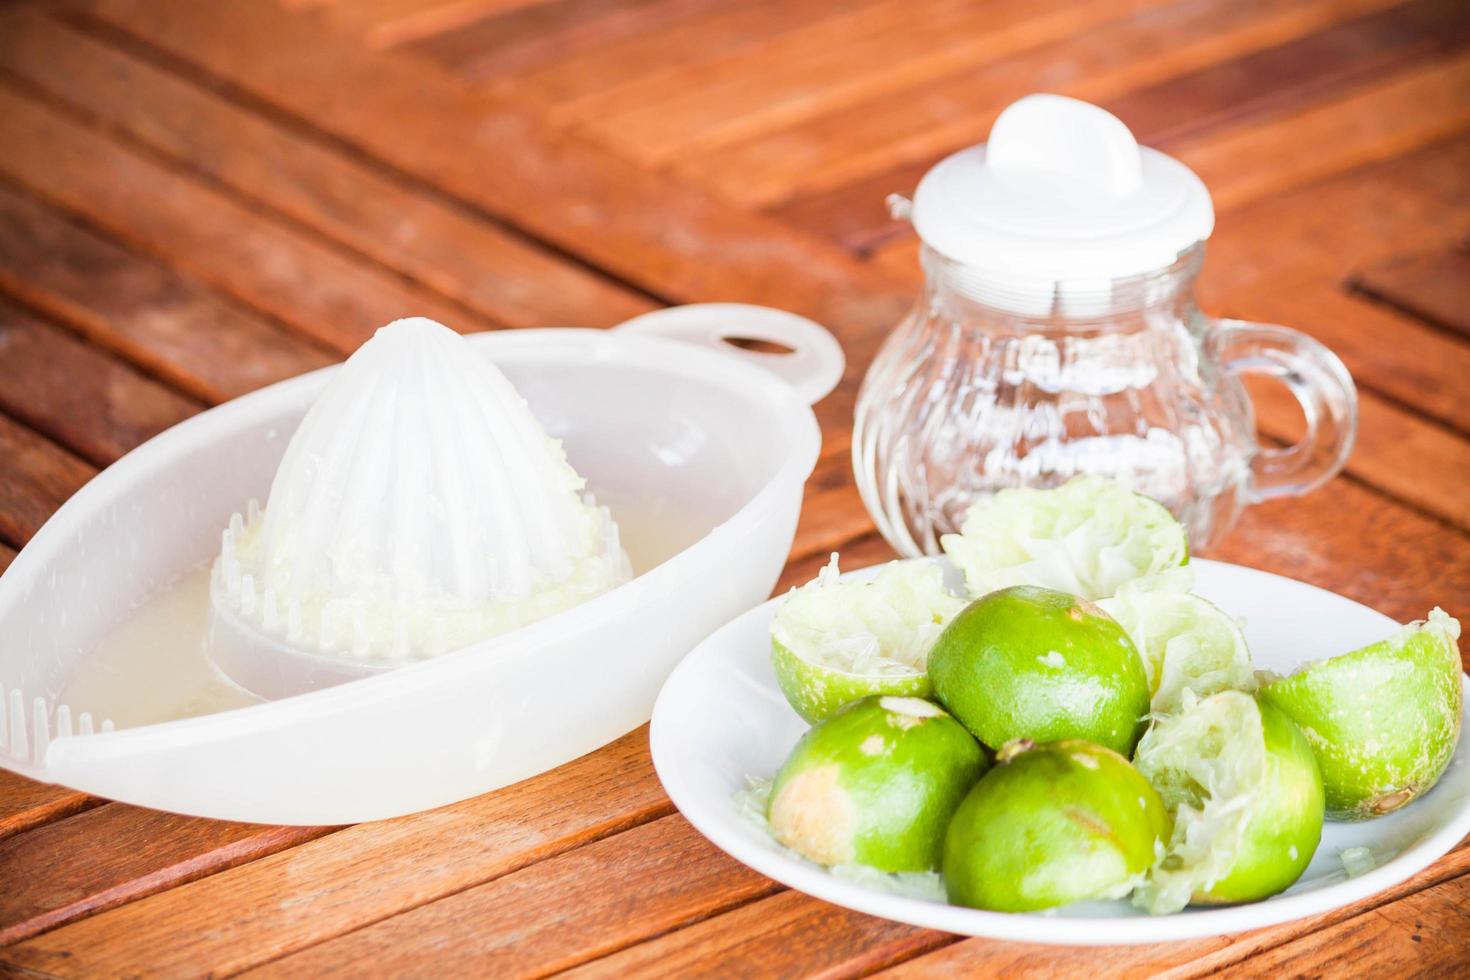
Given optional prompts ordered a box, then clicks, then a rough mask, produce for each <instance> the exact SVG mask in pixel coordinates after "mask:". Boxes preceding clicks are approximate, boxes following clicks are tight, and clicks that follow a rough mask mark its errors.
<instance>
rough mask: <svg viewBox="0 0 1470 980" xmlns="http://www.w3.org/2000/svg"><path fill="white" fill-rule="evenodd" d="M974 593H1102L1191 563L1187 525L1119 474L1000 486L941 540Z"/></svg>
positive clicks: (1093, 596)
mask: <svg viewBox="0 0 1470 980" xmlns="http://www.w3.org/2000/svg"><path fill="white" fill-rule="evenodd" d="M940 544H941V545H942V546H943V547H944V550H945V553H946V554H948V555H949V557H950V558H952V559H954V563H955V564H956V565H958V566H959V567H960V568H961V569H962V570H963V571H964V573H965V582H966V584H967V585H968V586H969V588H970V592H971V594H973V595H977V596H978V595H984V594H985V593H987V592H993V591H994V590H996V589H1003V588H1006V587H1007V586H1011V585H1040V586H1044V587H1046V588H1049V589H1060V590H1061V591H1063V592H1070V593H1072V594H1073V595H1080V596H1082V597H1083V598H1084V599H1101V598H1103V597H1104V596H1110V595H1112V594H1114V593H1115V592H1117V591H1118V589H1119V588H1121V587H1122V586H1123V584H1124V583H1125V582H1130V581H1132V580H1133V579H1136V578H1143V577H1144V576H1147V575H1153V574H1156V573H1158V572H1161V571H1163V570H1164V569H1167V568H1173V567H1175V566H1177V565H1183V564H1184V563H1185V562H1187V561H1189V544H1188V541H1187V539H1186V536H1185V533H1184V528H1183V526H1181V525H1180V523H1179V522H1178V521H1176V520H1175V519H1174V517H1173V515H1172V514H1170V513H1169V511H1168V509H1167V508H1166V507H1164V505H1163V504H1161V503H1159V502H1158V501H1155V500H1151V499H1150V498H1148V497H1145V496H1143V495H1142V494H1138V493H1134V492H1133V491H1131V490H1129V489H1128V488H1127V487H1125V486H1124V485H1123V484H1122V483H1119V482H1118V481H1117V480H1110V479H1107V478H1105V477H1097V476H1079V477H1075V478H1073V479H1072V480H1070V481H1069V482H1067V483H1065V484H1063V485H1062V486H1060V487H1057V488H1055V489H1052V490H1035V489H1031V488H1027V487H1022V488H1015V489H1009V490H1001V491H999V492H998V493H996V494H995V495H994V496H992V497H988V498H986V499H984V500H980V501H977V502H976V503H975V504H973V505H972V506H971V507H970V509H969V511H968V512H967V513H966V515H965V521H964V524H963V525H962V526H961V528H960V533H959V534H946V535H944V537H943V538H941V539H940Z"/></svg>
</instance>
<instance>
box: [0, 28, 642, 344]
mask: <svg viewBox="0 0 1470 980" xmlns="http://www.w3.org/2000/svg"><path fill="white" fill-rule="evenodd" d="M0 63H4V64H5V65H6V67H7V69H8V70H9V71H11V72H12V73H14V74H16V75H18V76H21V77H23V78H24V79H25V80H26V81H27V82H28V83H30V84H32V85H34V86H36V87H37V88H39V89H41V90H44V91H45V92H46V93H47V95H48V96H50V97H52V98H54V99H57V100H58V101H63V102H66V103H67V104H69V105H72V106H74V107H76V108H78V109H79V110H82V111H84V112H86V113H87V114H88V115H89V116H91V117H93V118H95V119H98V120H100V121H102V122H105V123H107V124H108V125H111V126H116V127H117V128H118V129H119V130H121V131H124V132H126V133H127V134H128V135H129V136H131V137H132V138H133V139H136V140H137V141H139V142H140V143H142V144H144V145H146V146H147V147H149V148H150V149H152V150H155V151H157V152H158V153H160V154H163V155H164V156H167V157H168V158H170V159H171V160H173V161H175V162H176V163H178V164H179V165H181V166H186V167H188V168H189V169H190V170H191V171H192V172H195V173H200V174H203V175H205V176H207V177H208V178H210V179H211V180H212V181H214V182H216V183H218V184H220V185H223V186H225V187H228V188H230V189H231V190H233V191H235V192H237V193H239V194H240V195H242V196H244V197H247V198H249V199H250V200H253V201H259V202H263V203H265V204H267V205H269V206H270V207H271V208H273V209H275V210H276V211H278V212H280V213H281V214H283V215H286V216H288V217H289V218H290V219H291V220H293V221H296V222H300V223H301V224H303V225H305V226H307V227H309V228H311V229H312V230H314V231H316V232H319V233H321V234H322V235H324V236H326V237H328V238H330V239H332V240H333V241H335V242H337V243H339V244H341V245H342V246H344V247H345V248H348V249H351V250H352V251H354V252H357V253H359V254H362V255H365V256H367V257H369V258H371V259H373V260H374V261H377V262H380V263H382V264H384V265H386V266H389V267H391V268H393V269H397V270H400V271H402V272H404V273H405V274H407V275H409V276H411V277H412V278H413V279H415V280H416V281H418V282H421V283H424V284H425V285H427V286H429V287H431V288H433V289H434V290H437V291H438V292H440V293H443V294H444V295H445V296H447V297H449V298H451V299H453V300H455V301H456V302H460V303H463V304H465V305H466V306H468V307H470V308H471V309H474V310H477V311H478V312H480V313H481V314H483V315H484V316H486V317H487V318H490V319H492V320H494V321H495V322H497V323H503V324H506V325H508V326H555V325H574V326H595V327H600V326H608V325H610V324H613V323H618V322H620V321H622V320H625V319H627V318H629V317H632V316H636V315H637V314H639V313H643V312H646V311H647V310H650V309H652V308H654V307H655V306H656V305H657V304H656V303H654V302H653V301H651V300H650V299H648V298H647V297H645V296H642V295H639V294H638V293H636V292H634V291H632V290H629V289H626V288H624V287H622V286H620V285H619V284H617V283H614V282H612V281H611V280H609V279H607V278H606V277H603V276H600V275H597V274H596V273H594V272H591V271H590V270H587V269H584V268H582V267H580V266H579V265H577V264H575V263H574V262H571V261H568V260H567V259H565V258H562V257H559V256H555V255H552V254H551V253H549V252H548V251H547V250H545V249H544V248H542V247H540V246H539V245H537V244H535V243H532V242H529V241H527V240H526V239H524V238H523V237H521V236H519V235H516V234H514V233H512V232H509V231H507V230H505V229H504V228H502V227H500V226H498V225H496V224H495V223H493V222H491V221H488V220H486V219H485V218H483V217H481V216H478V215H474V214H472V213H469V212H468V211H466V210H465V209H464V208H460V207H456V206H453V205H451V204H448V203H446V202H444V201H442V200H441V199H440V198H439V197H438V195H437V194H435V193H433V192H432V191H429V190H427V189H422V188H417V187H414V186H412V185H411V184H410V183H408V182H405V181H404V180H403V179H402V178H401V177H398V176H395V175H393V174H389V173H385V172H383V171H382V170H381V169H380V168H377V167H374V166H372V165H371V164H369V163H367V162H365V161H363V160H361V159H360V158H359V157H356V156H353V155H351V154H348V153H345V152H343V151H342V150H341V149H340V148H338V147H335V146H331V145H329V144H327V143H324V142H322V141H320V140H317V139H314V138H312V137H311V136H310V135H308V134H306V133H303V132H302V131H301V130H299V129H298V128H294V127H289V126H284V125H281V124H279V123H277V122H276V121H274V120H271V119H268V118H266V117H264V116H262V115H260V114H258V113H256V112H253V111H250V110H249V109H246V108H242V107H240V106H238V105H236V104H234V103H232V102H230V101H228V100H226V99H225V98H223V97H222V96H220V95H219V94H218V93H215V92H213V91H210V90H208V89H206V88H202V87H199V86H196V85H193V84H190V83H189V82H187V81H185V80H184V79H181V78H180V77H178V76H177V75H175V74H173V73H171V72H168V71H165V70H163V69H161V68H157V67H154V66H152V65H150V64H148V63H147V62H145V61H143V60H141V59H139V58H138V57H136V56H135V55H133V54H132V53H129V52H126V51H123V50H119V49H118V48H117V47H114V46H113V45H110V44H106V43H103V42H102V41H99V40H98V39H96V38H94V37H91V36H89V35H87V34H85V33H83V32H82V31H80V30H78V29H77V28H75V27H73V26H70V25H67V24H63V23H61V22H59V21H57V20H55V19H53V18H49V17H43V16H40V15H39V14H37V13H35V12H22V13H20V14H18V15H15V16H12V17H9V18H8V19H6V20H5V21H4V22H3V23H0Z"/></svg>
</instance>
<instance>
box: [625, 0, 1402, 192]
mask: <svg viewBox="0 0 1470 980" xmlns="http://www.w3.org/2000/svg"><path fill="white" fill-rule="evenodd" d="M1388 2H1389V0H1308V2H1300V0H1240V2H1236V3H1220V2H1219V0H1186V2H1183V3H1177V4H1171V5H1169V6H1162V7H1159V6H1145V7H1142V8H1141V9H1135V10H1131V11H1124V10H1121V9H1120V10H1118V11H1117V13H1120V14H1121V13H1125V12H1126V13H1128V16H1126V17H1115V18H1114V19H1111V20H1108V21H1107V22H1099V23H1097V24H1095V25H1094V26H1093V28H1092V29H1091V30H1087V31H1085V32H1084V31H1071V32H1066V31H1064V32H1062V33H1059V34H1057V35H1055V36H1053V37H1051V38H1048V39H1047V40H1049V41H1050V42H1051V43H1049V44H1043V45H1036V46H1033V47H1028V48H1021V49H1018V50H1006V49H1004V48H1002V49H1001V50H1000V51H992V52H988V53H986V54H982V55H980V56H978V57H975V58H972V59H970V60H969V61H968V62H962V63H960V64H957V65H953V66H950V71H949V73H948V74H947V75H946V76H945V77H943V78H935V79H921V80H919V81H920V82H921V84H910V85H904V86H897V87H895V86H889V87H886V88H883V89H879V90H876V91H874V92H872V93H870V97H868V98H866V99H863V100H860V101H856V102H854V103H853V104H851V105H848V106H844V107H842V108H841V109H840V110H838V111H827V112H825V113H823V114H822V115H820V116H817V117H814V118H810V119H802V120H800V121H799V122H798V123H796V124H793V125H787V126H780V127H776V126H771V127H768V131H766V132H763V133H760V134H756V135H754V136H751V137H747V138H745V139H743V140H741V141H739V142H732V143H730V144H729V145H728V146H722V147H717V148H710V147H705V146H694V147H692V149H693V150H694V151H695V152H689V153H683V152H682V151H681V152H680V154H679V155H678V158H677V160H676V161H675V165H676V166H675V169H676V172H677V173H679V174H680V175H681V176H684V177H686V178H687V179H690V180H693V181H695V182H697V183H700V184H701V185H703V186H708V187H710V188H712V189H713V190H715V191H716V192H717V193H719V194H720V195H721V196H722V197H724V198H725V199H727V200H731V201H736V202H739V203H742V204H744V205H746V206H752V207H754V206H760V207H771V206H774V205H778V204H781V203H784V202H788V201H791V200H793V199H794V198H797V197H800V196H805V195H808V194H812V193H815V192H820V191H823V190H830V189H833V188H836V187H839V186H842V185H846V184H851V183H853V182H854V181H860V180H862V179H863V178H865V177H876V176H880V175H883V174H886V173H888V172H890V171H893V170H894V169H895V168H899V167H906V166H910V165H917V166H915V167H914V169H913V170H911V171H909V172H906V173H905V174H904V175H903V176H904V177H905V180H904V181H901V182H899V184H898V186H888V187H887V189H888V190H894V191H904V190H905V189H906V188H905V186H904V184H907V185H908V187H912V185H913V183H914V182H915V181H916V180H917V176H918V174H920V173H922V172H923V170H924V169H927V165H928V164H930V163H932V162H933V161H934V160H936V159H937V158H938V157H940V156H942V155H944V154H947V153H949V152H952V151H954V150H956V149H958V148H960V147H962V146H967V145H970V144H972V143H976V142H979V141H981V140H983V139H984V138H985V135H986V133H988V132H989V130H990V125H991V123H992V122H994V120H995V117H996V116H997V115H998V114H999V113H1000V111H1001V110H1002V109H1003V108H1005V106H1006V105H1008V104H1010V103H1011V102H1012V101H1014V100H1015V99H1017V98H1020V97H1021V96H1023V95H1027V94H1030V93H1032V92H1035V91H1037V90H1038V89H1042V90H1046V91H1051V92H1056V93H1059V94H1062V95H1072V96H1075V97H1077V98H1082V99H1087V100H1089V101H1093V102H1103V103H1106V102H1107V100H1109V99H1111V98H1113V97H1116V96H1118V95H1120V94H1122V93H1125V92H1128V91H1131V90H1133V89H1137V88H1140V87H1142V86H1146V85H1151V84H1156V83H1159V82H1161V81H1163V80H1165V79H1169V78H1173V77H1178V76H1184V75H1188V74H1189V73H1191V72H1195V71H1199V70H1201V69H1202V68H1208V67H1212V66H1215V65H1219V64H1222V63H1226V62H1229V61H1231V60H1232V59H1234V58H1237V57H1239V56H1241V55H1243V54H1246V53H1249V52H1252V51H1256V50H1260V49H1263V48H1268V47H1271V46H1273V45H1280V44H1286V43H1290V42H1291V41H1293V40H1296V39H1298V38H1301V37H1303V36H1307V35H1310V34H1311V33H1313V32H1316V31H1319V30H1322V29H1324V28H1326V27H1328V26H1330V25H1332V24H1334V23H1336V22H1339V21H1342V20H1345V19H1349V18H1352V17H1355V16H1358V15H1361V14H1362V13H1364V12H1366V11H1372V10H1374V9H1377V8H1381V7H1384V6H1387V5H1388ZM610 121H611V120H610V119H608V120H606V122H610ZM605 124H606V123H604V125H605ZM882 183H883V185H884V186H887V184H888V183H889V182H888V181H887V180H884V181H882Z"/></svg>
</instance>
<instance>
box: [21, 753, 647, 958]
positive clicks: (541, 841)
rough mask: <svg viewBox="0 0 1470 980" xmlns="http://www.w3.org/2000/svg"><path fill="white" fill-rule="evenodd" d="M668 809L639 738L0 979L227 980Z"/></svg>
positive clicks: (96, 932) (159, 908)
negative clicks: (193, 979) (204, 977)
mask: <svg viewBox="0 0 1470 980" xmlns="http://www.w3.org/2000/svg"><path fill="white" fill-rule="evenodd" d="M671 810H672V806H671V804H670V803H669V802H668V800H667V799H666V798H665V797H664V795H663V791H662V789H661V788H660V787H659V784H658V779H657V778H656V777H655V776H654V773H653V767H652V765H651V764H650V762H649V758H648V733H647V728H646V727H645V728H641V729H639V730H637V731H635V732H633V733H631V734H629V735H627V736H624V737H623V738H621V739H619V740H618V741H616V742H614V743H612V744H611V745H609V746H607V747H605V748H602V749H599V750H598V751H596V752H594V753H592V754H590V755H587V756H583V757H582V758H581V759H578V760H576V761H574V762H570V763H568V764H566V765H564V766H562V767H560V768H558V769H554V770H552V771H551V772H549V773H546V774H544V775H541V776H537V777H535V778H533V779H528V780H526V781H525V782H521V783H517V784H516V785H514V786H510V787H507V788H505V789H501V790H497V791H496V792H494V793H488V794H486V795H484V796H480V797H476V798H474V799H471V800H466V801H465V802H463V803H457V804H454V805H452V806H447V807H443V808H441V809H438V810H430V811H428V812H426V813H420V814H415V815H414V816H410V817H403V818H401V819H398V820H391V821H382V822H378V823H371V824H359V825H357V826H355V827H350V828H348V829H346V830H341V831H338V832H337V833H335V834H332V835H331V836H329V837H327V838H324V839H322V840H317V841H311V842H309V843H306V844H302V845H300V846H298V847H293V848H291V849H289V850H286V851H283V852H281V853H278V854H273V855H270V856H268V857H264V858H261V859H259V860H256V861H252V862H250V863H249V864H246V865H242V866H241V867H237V868H232V869H230V870H228V871H223V872H220V873H218V874H214V875H210V876H209V877H207V878H203V879H200V880H198V881H194V882H190V883H189V884H186V885H182V886H180V887H178V888H173V889H170V890H168V891H165V892H162V893H160V894H157V895H152V896H149V897H147V898H143V899H140V900H138V901H135V902H131V903H129V904H126V905H123V906H120V907H118V908H114V909H110V910H108V911H105V912H101V913H99V914H97V915H94V916H91V917H90V918H86V919H82V920H80V921H77V922H74V923H71V924H70V925H66V926H62V927H61V928H58V929H54V930H52V931H50V932H47V933H43V934H42V935H39V936H36V937H34V938H32V939H28V940H26V941H24V942H21V943H18V944H15V945H12V946H9V947H6V948H4V949H0V968H4V967H10V968H24V969H32V970H39V971H42V972H46V973H52V974H55V975H58V976H96V975H99V974H105V975H118V974H133V973H165V974H179V973H187V974H190V975H195V974H199V973H206V972H212V973H216V974H223V973H234V972H237V971H240V970H244V969H247V968H249V967H251V966H256V965H259V964H261V963H264V962H266V961H269V960H272V959H276V958H279V957H281V956H284V955H286V954H287V953H292V952H295V951H297V950H300V949H304V948H306V947H308V946H311V945H314V944H316V943H319V942H322V941H323V940H326V939H329V938H331V937H333V936H338V935H341V934H343V933H346V932H350V931H352V930H354V929H359V928H362V927H363V926H366V925H370V924H372V923H374V922H377V921H379V920H381V919H384V918H387V917H388V916H390V915H393V914H395V913H398V912H403V911H405V910H408V909H411V908H415V907H417V906H419V905H423V904H424V903H426V902H429V901H432V900H434V899H437V898H442V897H444V896H446V895H450V894H453V893H455V892H459V891H463V890H464V889H465V888H468V887H471V886H474V885H478V884H481V883H483V882H486V881H489V880H491V879H494V878H497V877H499V876H501V875H504V874H506V873H508V872H512V871H515V870H518V869H520V868H523V867H525V866H527V865H529V864H533V863H535V862H537V861H540V860H543V859H545V858H548V857H551V856H552V855H555V854H558V853H561V852H563V851H566V850H569V849H571V848H573V847H576V846H578V845H579V844H584V843H587V842H589V841H591V840H594V839H596V838H599V837H603V836H606V835H607V834H610V833H614V832H616V831H619V830H623V829H626V828H628V827H632V826H634V825H637V824H639V823H644V822H647V821H648V820H650V819H654V818H656V817H660V816H664V815H666V814H668V813H669V812H671Z"/></svg>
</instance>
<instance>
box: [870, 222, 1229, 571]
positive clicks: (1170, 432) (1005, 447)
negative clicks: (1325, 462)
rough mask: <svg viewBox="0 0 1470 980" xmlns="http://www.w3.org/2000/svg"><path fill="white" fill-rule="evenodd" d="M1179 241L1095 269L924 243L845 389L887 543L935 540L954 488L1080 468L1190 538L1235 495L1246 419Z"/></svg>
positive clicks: (957, 515) (1216, 519)
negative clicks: (897, 317) (1102, 275)
mask: <svg viewBox="0 0 1470 980" xmlns="http://www.w3.org/2000/svg"><path fill="white" fill-rule="evenodd" d="M1202 258H1203V246H1195V247H1194V248H1192V249H1190V250H1189V251H1187V252H1185V253H1184V254H1182V255H1181V256H1180V258H1179V259H1178V261H1176V262H1175V263H1174V264H1173V265H1170V266H1168V267H1167V268H1164V269H1160V270H1157V271H1156V272H1153V273H1149V274H1147V275H1143V276H1137V277H1133V278H1128V279H1117V280H1112V281H1099V282H1095V283H1087V282H1059V283H1045V282H1037V283H1024V282H1019V283H1018V282H1016V281H1014V280H1004V279H997V278H993V277H988V276H986V275H985V274H984V273H982V272H980V271H977V270H975V269H973V268H970V267H967V266H963V265H960V264H958V263H955V262H953V261H951V260H949V259H947V258H945V257H944V256H942V255H940V254H938V253H937V252H934V251H933V250H930V249H928V248H925V249H924V250H923V253H922V260H923V264H924V271H925V274H926V285H925V289H924V292H923V294H922V295H921V296H920V297H919V300H918V302H917V304H916V305H915V307H914V308H913V310H912V312H911V313H910V314H909V315H908V317H907V318H906V319H904V320H903V322H902V323H900V324H899V325H898V327H897V329H895V330H894V332H893V334H892V335H891V336H890V337H889V338H888V340H887V342H886V343H885V344H884V345H883V348H882V349H881V350H880V351H879V353H878V356H877V358H876V359H875V360H874V362H873V364H872V366H871V368H870V369H869V370H868V374H867V377H866V378H865V379H864V382H863V387H862V390H861V392H860V394H859V396H858V403H857V414H856V418H855V421H854V430H853V446H852V452H853V466H854V471H855V473H856V477H857V483H858V487H859V489H860V491H861V493H862V496H863V500H864V502H865V503H866V505H867V508H868V511H869V513H870V514H871V515H872V516H873V519H874V521H875V522H876V523H877V525H878V527H879V529H880V530H881V531H882V532H883V535H884V537H885V538H887V539H888V541H889V542H890V543H891V544H892V545H893V546H894V548H896V549H897V550H898V551H899V552H900V553H902V554H905V555H911V556H914V555H919V554H924V553H934V552H936V551H938V548H939V536H940V535H941V534H944V533H947V532H950V531H955V530H958V528H959V525H960V524H961V522H962V521H963V518H964V514H965V511H966V509H967V508H968V507H969V505H970V504H971V503H972V502H973V501H975V500H976V499H977V498H979V497H982V496H984V495H987V494H991V493H994V492H995V491H997V490H1000V489H1003V488H1005V487H1016V486H1033V487H1049V486H1055V485H1058V484H1060V483H1064V482H1066V481H1067V480H1068V479H1069V478H1071V477H1072V476H1074V475H1077V474H1079V473H1090V474H1103V475H1107V476H1114V477H1118V478H1120V479H1122V480H1124V481H1126V482H1127V483H1128V484H1130V485H1131V486H1132V487H1133V488H1134V489H1136V490H1139V491H1141V492H1143V493H1146V494H1148V495H1149V496H1152V497H1155V498H1157V499H1158V500H1160V501H1162V502H1163V503H1164V504H1166V505H1167V506H1168V507H1169V508H1170V509H1171V510H1172V511H1173V512H1174V513H1175V514H1176V515H1178V517H1179V518H1180V519H1181V520H1182V521H1183V522H1184V524H1185V525H1186V526H1187V527H1188V529H1189V532H1190V540H1191V543H1192V546H1193V547H1194V548H1201V547H1205V546H1207V545H1208V544H1209V543H1210V542H1211V541H1212V540H1216V539H1218V537H1219V536H1220V535H1221V534H1222V533H1223V532H1224V531H1225V530H1226V529H1227V528H1228V527H1229V526H1230V525H1231V524H1232V523H1233V522H1234V521H1235V519H1236V517H1237V516H1238V515H1239V512H1240V510H1241V508H1242V507H1243V506H1244V505H1245V503H1247V502H1248V498H1249V487H1250V483H1251V466H1252V459H1253V457H1254V455H1255V453H1256V443H1255V431H1254V430H1255V424H1254V419H1253V416H1252V411H1251V406H1250V402H1249V400H1248V399H1247V397H1246V395H1245V391H1244V389H1243V387H1242V386H1241V384H1240V382H1239V380H1238V378H1237V377H1236V375H1235V374H1234V373H1231V372H1227V371H1225V370H1222V369H1221V367H1220V365H1218V364H1217V363H1216V360H1215V358H1214V356H1213V354H1212V353H1211V349H1210V348H1211V346H1212V341H1211V334H1212V326H1213V321H1211V320H1210V319H1209V318H1207V317H1205V316H1203V315H1202V314H1201V313H1200V312H1199V311H1198V310H1197V309H1196V308H1195V306H1194V301H1193V298H1192V285H1193V282H1194V279H1195V276H1196V274H1197V273H1198V271H1199V267H1200V262H1201V260H1202Z"/></svg>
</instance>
